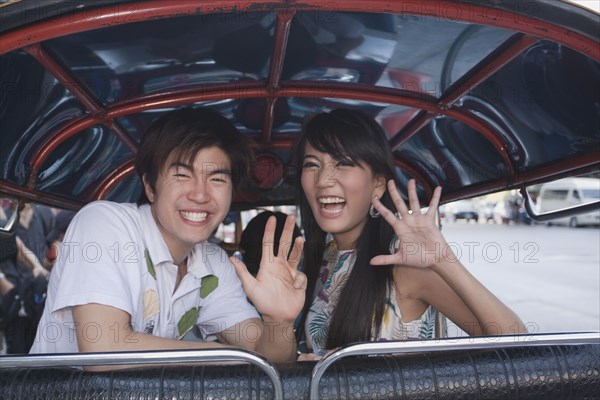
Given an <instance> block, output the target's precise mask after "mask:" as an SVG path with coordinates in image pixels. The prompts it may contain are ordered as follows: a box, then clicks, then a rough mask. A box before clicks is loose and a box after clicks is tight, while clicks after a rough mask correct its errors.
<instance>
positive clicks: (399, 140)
mask: <svg viewBox="0 0 600 400" xmlns="http://www.w3.org/2000/svg"><path fill="white" fill-rule="evenodd" d="M433 117H434V114H432V113H430V112H427V111H420V112H419V113H418V114H417V115H415V116H414V117H413V118H412V119H411V120H410V121H408V122H407V123H406V125H405V126H404V128H402V129H401V130H400V132H398V133H396V135H395V136H394V137H393V138H392V139H391V140H390V147H391V148H392V151H396V150H399V149H400V146H402V145H403V144H404V143H406V142H407V141H408V140H409V139H410V138H411V137H413V136H414V135H416V134H417V132H418V131H419V130H420V129H421V128H423V127H424V126H425V125H427V123H428V122H429V121H431V119H432V118H433Z"/></svg>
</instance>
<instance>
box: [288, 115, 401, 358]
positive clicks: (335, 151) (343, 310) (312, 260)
mask: <svg viewBox="0 0 600 400" xmlns="http://www.w3.org/2000/svg"><path fill="white" fill-rule="evenodd" d="M307 143H310V145H311V146H312V147H313V148H315V149H316V150H319V151H321V152H324V153H328V154H329V155H331V157H333V158H334V159H336V160H344V159H351V160H352V161H354V162H356V163H360V164H361V165H363V166H367V165H368V166H369V167H370V168H371V170H372V171H373V174H374V175H375V176H384V177H385V179H386V182H387V181H388V180H389V179H394V177H395V175H394V161H393V155H392V151H391V149H390V147H389V144H388V141H387V137H386V134H385V132H384V131H383V129H382V128H381V126H380V125H379V124H378V123H377V122H376V121H375V120H374V119H373V118H372V117H370V116H369V115H367V114H365V113H364V112H362V111H357V110H349V109H336V110H334V111H331V112H329V113H321V114H317V115H316V116H314V117H312V118H311V119H310V120H309V121H308V122H307V123H306V124H305V125H304V127H303V132H302V135H301V136H300V139H299V140H298V143H297V145H296V151H295V162H296V172H297V175H296V176H297V177H298V179H297V182H298V189H299V196H298V197H299V205H300V214H301V217H302V225H303V228H304V233H305V237H306V242H305V244H304V273H305V274H306V276H307V278H308V287H307V290H306V301H305V303H304V308H303V314H302V316H303V317H302V319H301V321H302V323H301V325H300V328H299V330H303V329H304V322H305V319H306V314H307V312H308V309H309V308H310V306H311V304H312V301H313V299H314V296H315V295H316V293H314V291H315V287H316V282H317V279H318V276H319V270H320V268H321V264H322V261H323V256H324V251H325V245H326V243H325V240H326V235H327V233H326V232H324V231H323V230H322V229H321V228H320V227H319V225H318V224H317V222H316V220H315V218H314V216H313V214H312V211H311V209H310V206H309V204H308V201H307V199H306V195H305V194H304V192H303V190H302V184H301V178H300V177H301V174H302V163H303V159H304V152H305V146H306V144H307ZM381 202H382V203H383V204H384V205H385V206H386V207H387V208H389V209H390V210H394V206H393V203H392V200H391V198H390V196H389V193H388V191H387V190H386V191H385V193H384V195H383V196H382V198H381ZM365 218H367V223H366V224H365V226H364V229H363V231H362V233H361V235H360V237H359V238H358V241H357V243H356V245H355V249H356V254H355V263H354V267H353V268H352V271H351V273H350V275H349V277H348V280H347V282H346V285H345V286H344V288H343V290H342V292H341V294H340V298H339V302H338V304H337V306H336V307H335V311H334V312H333V315H332V316H331V321H330V324H329V329H328V335H327V348H328V349H333V348H336V347H339V346H342V345H345V344H348V343H352V342H358V341H369V340H371V338H372V337H373V336H377V335H379V332H380V330H381V322H382V319H383V313H384V310H385V301H386V297H387V294H388V288H389V287H390V284H391V283H392V282H393V275H392V266H390V265H386V266H371V265H370V264H369V261H370V260H371V258H373V257H375V256H377V255H381V254H386V253H388V251H389V250H388V248H389V243H390V240H391V238H392V236H393V233H394V232H393V230H392V228H391V226H390V225H389V224H388V223H387V222H386V221H385V220H384V219H383V218H377V219H373V218H370V217H369V215H368V210H365Z"/></svg>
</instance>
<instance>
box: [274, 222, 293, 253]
mask: <svg viewBox="0 0 600 400" xmlns="http://www.w3.org/2000/svg"><path fill="white" fill-rule="evenodd" d="M295 226H296V218H295V217H294V216H293V215H288V216H287V218H286V219H285V225H283V231H282V232H281V237H280V238H279V248H278V249H277V255H278V256H279V257H282V258H284V259H287V257H288V254H287V253H289V251H290V250H291V249H290V244H291V243H292V239H293V237H294V227H295Z"/></svg>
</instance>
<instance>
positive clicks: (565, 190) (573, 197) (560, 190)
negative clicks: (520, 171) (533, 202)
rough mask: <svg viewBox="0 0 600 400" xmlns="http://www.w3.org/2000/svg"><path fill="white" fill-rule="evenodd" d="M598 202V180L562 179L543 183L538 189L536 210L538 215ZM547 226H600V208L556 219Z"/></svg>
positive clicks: (599, 192)
mask: <svg viewBox="0 0 600 400" xmlns="http://www.w3.org/2000/svg"><path fill="white" fill-rule="evenodd" d="M598 200H600V179H598V178H589V177H577V178H564V179H559V180H557V181H553V182H547V183H544V184H543V185H542V187H541V189H540V193H539V196H538V201H537V208H538V210H539V212H540V213H544V212H548V211H555V210H559V209H563V208H568V207H573V206H577V205H580V204H587V203H591V202H594V201H598ZM548 225H568V226H571V227H578V226H584V225H600V207H599V208H598V209H597V210H596V211H592V212H588V213H584V214H577V215H572V216H569V217H563V218H557V219H552V220H550V221H548Z"/></svg>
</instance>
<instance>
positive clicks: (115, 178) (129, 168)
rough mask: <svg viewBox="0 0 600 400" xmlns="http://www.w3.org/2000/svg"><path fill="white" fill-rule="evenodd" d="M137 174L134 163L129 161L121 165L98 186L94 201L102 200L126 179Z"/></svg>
mask: <svg viewBox="0 0 600 400" xmlns="http://www.w3.org/2000/svg"><path fill="white" fill-rule="evenodd" d="M133 174H135V164H134V162H133V160H132V161H128V162H126V163H125V164H123V165H121V166H120V167H119V168H117V169H115V170H114V171H113V172H112V173H111V174H110V175H108V176H107V177H106V178H105V179H104V180H103V181H102V182H101V183H100V185H98V190H97V191H96V194H95V195H94V200H102V199H104V198H105V197H106V195H107V194H108V193H110V191H111V190H112V189H113V188H114V187H115V186H116V185H117V184H118V183H119V182H121V181H122V180H123V179H124V178H127V177H128V176H131V175H133Z"/></svg>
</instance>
